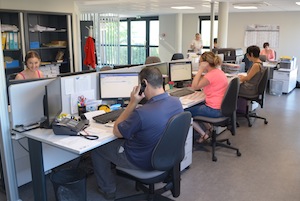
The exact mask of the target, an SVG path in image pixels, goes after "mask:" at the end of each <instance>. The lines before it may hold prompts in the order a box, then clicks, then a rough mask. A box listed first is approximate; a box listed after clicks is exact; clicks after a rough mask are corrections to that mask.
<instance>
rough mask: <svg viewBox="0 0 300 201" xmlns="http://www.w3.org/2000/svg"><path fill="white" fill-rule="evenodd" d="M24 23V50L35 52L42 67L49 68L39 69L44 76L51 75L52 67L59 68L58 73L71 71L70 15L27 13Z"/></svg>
mask: <svg viewBox="0 0 300 201" xmlns="http://www.w3.org/2000/svg"><path fill="white" fill-rule="evenodd" d="M24 21H25V23H24V25H25V46H26V50H27V51H28V50H34V51H37V52H38V53H39V55H40V57H41V60H42V66H46V67H47V65H49V66H50V68H43V67H42V68H41V70H43V69H46V71H47V72H44V75H45V74H46V75H50V74H51V69H52V67H53V65H55V66H59V71H60V73H66V72H70V71H73V58H72V53H71V52H72V39H71V33H70V32H71V29H70V27H71V15H70V14H60V13H35V12H28V13H25V15H24ZM52 73H53V72H52ZM51 77H52V76H51Z"/></svg>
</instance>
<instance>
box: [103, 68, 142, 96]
mask: <svg viewBox="0 0 300 201" xmlns="http://www.w3.org/2000/svg"><path fill="white" fill-rule="evenodd" d="M138 84H139V73H138V72H109V71H107V72H103V73H99V95H100V99H104V100H108V99H110V100H120V101H123V100H129V99H130V94H131V91H132V89H133V87H134V86H137V85H138Z"/></svg>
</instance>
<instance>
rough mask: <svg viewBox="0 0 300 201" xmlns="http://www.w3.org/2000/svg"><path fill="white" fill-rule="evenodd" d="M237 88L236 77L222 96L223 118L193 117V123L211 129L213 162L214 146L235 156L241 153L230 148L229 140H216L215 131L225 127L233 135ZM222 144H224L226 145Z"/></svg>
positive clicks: (237, 81) (213, 158) (238, 84)
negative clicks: (228, 150)
mask: <svg viewBox="0 0 300 201" xmlns="http://www.w3.org/2000/svg"><path fill="white" fill-rule="evenodd" d="M239 86H240V83H239V78H237V77H236V78H233V79H232V80H231V81H230V83H229V86H228V89H227V91H226V93H225V95H224V98H223V100H222V104H221V112H222V115H223V117H219V118H211V117H205V116H194V117H193V121H198V122H205V123H209V124H211V125H212V127H213V130H212V134H211V142H210V145H211V146H212V160H213V161H215V162H216V161H217V157H216V156H215V148H216V146H221V147H225V148H228V149H233V150H235V151H236V155H237V156H241V153H240V151H239V149H238V148H235V147H233V146H230V144H231V143H230V141H229V139H222V140H217V131H216V128H217V127H219V126H221V127H227V129H229V130H230V132H231V134H232V135H235V133H236V109H237V98H238V92H239ZM224 142H226V144H225V143H224Z"/></svg>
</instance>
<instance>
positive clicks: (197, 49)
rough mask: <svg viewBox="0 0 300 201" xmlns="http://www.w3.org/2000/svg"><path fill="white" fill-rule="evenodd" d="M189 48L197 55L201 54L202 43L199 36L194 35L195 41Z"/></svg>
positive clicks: (197, 34)
mask: <svg viewBox="0 0 300 201" xmlns="http://www.w3.org/2000/svg"><path fill="white" fill-rule="evenodd" d="M190 48H191V49H192V50H193V51H194V52H195V53H198V54H201V50H202V48H203V43H202V39H201V34H199V33H196V34H195V39H194V40H193V41H192V43H191V45H190Z"/></svg>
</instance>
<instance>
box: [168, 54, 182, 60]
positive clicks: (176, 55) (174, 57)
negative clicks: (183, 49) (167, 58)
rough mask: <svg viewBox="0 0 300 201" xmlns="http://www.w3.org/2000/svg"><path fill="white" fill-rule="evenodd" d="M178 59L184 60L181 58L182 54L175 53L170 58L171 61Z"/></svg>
mask: <svg viewBox="0 0 300 201" xmlns="http://www.w3.org/2000/svg"><path fill="white" fill-rule="evenodd" d="M178 59H184V56H183V54H182V53H175V54H173V56H172V58H171V61H173V60H178Z"/></svg>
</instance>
